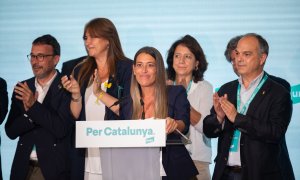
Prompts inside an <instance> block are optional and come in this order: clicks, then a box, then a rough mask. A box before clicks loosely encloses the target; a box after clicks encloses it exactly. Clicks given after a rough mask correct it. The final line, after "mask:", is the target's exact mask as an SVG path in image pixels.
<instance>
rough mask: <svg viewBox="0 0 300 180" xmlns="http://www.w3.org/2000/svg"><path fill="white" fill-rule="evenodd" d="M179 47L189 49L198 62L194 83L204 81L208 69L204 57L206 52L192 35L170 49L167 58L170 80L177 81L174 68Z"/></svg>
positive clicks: (186, 36) (179, 40)
mask: <svg viewBox="0 0 300 180" xmlns="http://www.w3.org/2000/svg"><path fill="white" fill-rule="evenodd" d="M178 45H183V46H185V47H187V48H188V49H189V50H190V51H191V52H192V53H193V54H194V56H195V58H196V61H198V62H199V63H198V66H197V67H198V68H196V69H194V70H193V74H192V76H193V81H194V82H198V81H202V80H203V75H204V72H205V71H206V69H207V65H208V63H207V61H206V58H205V55H204V52H203V50H202V48H201V46H200V44H199V43H198V42H197V40H196V39H195V38H194V37H192V36H191V35H185V36H184V37H182V38H181V39H178V40H177V41H175V42H174V43H173V44H172V46H171V47H170V49H169V51H168V56H167V64H168V69H167V73H168V78H169V79H170V80H172V81H174V80H175V77H176V72H175V70H174V68H173V56H174V53H175V49H176V47H177V46H178Z"/></svg>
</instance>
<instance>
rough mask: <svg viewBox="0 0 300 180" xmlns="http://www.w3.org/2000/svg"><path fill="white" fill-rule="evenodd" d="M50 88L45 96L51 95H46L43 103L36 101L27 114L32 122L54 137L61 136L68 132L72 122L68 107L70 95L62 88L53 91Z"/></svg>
mask: <svg viewBox="0 0 300 180" xmlns="http://www.w3.org/2000/svg"><path fill="white" fill-rule="evenodd" d="M50 88H51V89H49V91H48V93H47V96H49V95H52V96H51V97H47V96H46V98H47V101H46V99H45V100H44V102H43V104H41V103H39V102H38V101H36V102H35V103H34V104H33V106H32V107H31V108H29V110H28V111H27V114H28V116H29V117H30V118H31V119H32V121H33V124H36V125H37V126H40V127H42V128H45V129H47V130H49V131H50V132H51V133H52V134H53V135H54V136H55V137H56V138H63V137H65V136H66V135H67V134H68V133H69V132H70V129H71V125H72V124H73V122H74V120H73V117H72V114H71V112H70V108H69V104H70V95H69V94H68V93H67V92H65V91H64V90H63V89H61V90H59V91H56V92H55V91H54V90H53V89H52V87H50ZM50 90H51V91H52V92H50ZM53 91H54V92H53ZM49 93H50V94H49Z"/></svg>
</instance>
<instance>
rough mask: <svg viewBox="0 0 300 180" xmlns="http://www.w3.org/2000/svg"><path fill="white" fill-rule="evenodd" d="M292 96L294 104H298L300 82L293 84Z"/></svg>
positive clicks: (299, 99) (299, 100)
mask: <svg viewBox="0 0 300 180" xmlns="http://www.w3.org/2000/svg"><path fill="white" fill-rule="evenodd" d="M291 97H292V101H293V104H297V103H299V102H300V84H298V85H295V86H292V88H291Z"/></svg>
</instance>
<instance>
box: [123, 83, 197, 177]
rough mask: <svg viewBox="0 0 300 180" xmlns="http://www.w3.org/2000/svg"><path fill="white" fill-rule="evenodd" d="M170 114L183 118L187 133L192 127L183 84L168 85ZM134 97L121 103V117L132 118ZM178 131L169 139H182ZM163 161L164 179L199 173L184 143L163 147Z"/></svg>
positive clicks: (170, 135) (172, 116) (168, 137)
mask: <svg viewBox="0 0 300 180" xmlns="http://www.w3.org/2000/svg"><path fill="white" fill-rule="evenodd" d="M167 93H168V116H169V117H171V118H173V119H180V120H183V122H184V124H185V129H184V131H183V133H184V134H186V133H187V132H188V130H189V127H190V104H189V101H188V100H187V94H186V90H185V89H184V88H183V86H168V88H167ZM131 116H132V99H131V97H127V98H126V99H125V100H124V101H122V103H121V107H120V118H121V119H132V118H131ZM180 139H181V136H180V135H179V134H178V133H171V134H169V135H168V136H167V141H169V140H180ZM162 163H163V166H164V169H165V171H166V174H167V176H165V177H163V179H164V180H189V179H191V178H192V177H194V176H196V175H197V174H198V171H197V169H196V167H195V165H194V162H193V160H192V159H191V157H190V155H189V153H188V151H187V149H186V148H185V146H184V145H183V144H182V145H167V146H166V147H164V148H162Z"/></svg>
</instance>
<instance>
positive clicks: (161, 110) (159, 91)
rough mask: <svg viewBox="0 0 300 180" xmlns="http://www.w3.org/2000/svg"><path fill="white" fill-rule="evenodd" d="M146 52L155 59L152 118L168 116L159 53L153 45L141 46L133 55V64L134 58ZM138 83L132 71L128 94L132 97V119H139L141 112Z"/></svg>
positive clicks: (162, 68)
mask: <svg viewBox="0 0 300 180" xmlns="http://www.w3.org/2000/svg"><path fill="white" fill-rule="evenodd" d="M141 53H146V54H149V55H150V56H152V57H153V58H154V59H155V61H156V78H155V83H154V86H155V97H154V102H155V107H154V118H163V119H164V118H166V117H167V116H168V98H167V86H166V78H165V67H164V62H163V58H162V56H161V54H160V53H159V51H158V50H157V49H155V48H153V47H148V46H146V47H143V48H141V49H140V50H138V52H137V53H136V54H135V56H134V61H133V65H134V66H135V65H136V58H137V56H138V55H139V54H141ZM141 91H142V90H141V87H140V85H139V83H138V82H137V80H136V77H135V75H134V73H132V76H131V86H130V95H131V98H132V105H133V108H132V119H141V112H142V105H141V99H142V97H141V96H142V92H141Z"/></svg>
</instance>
